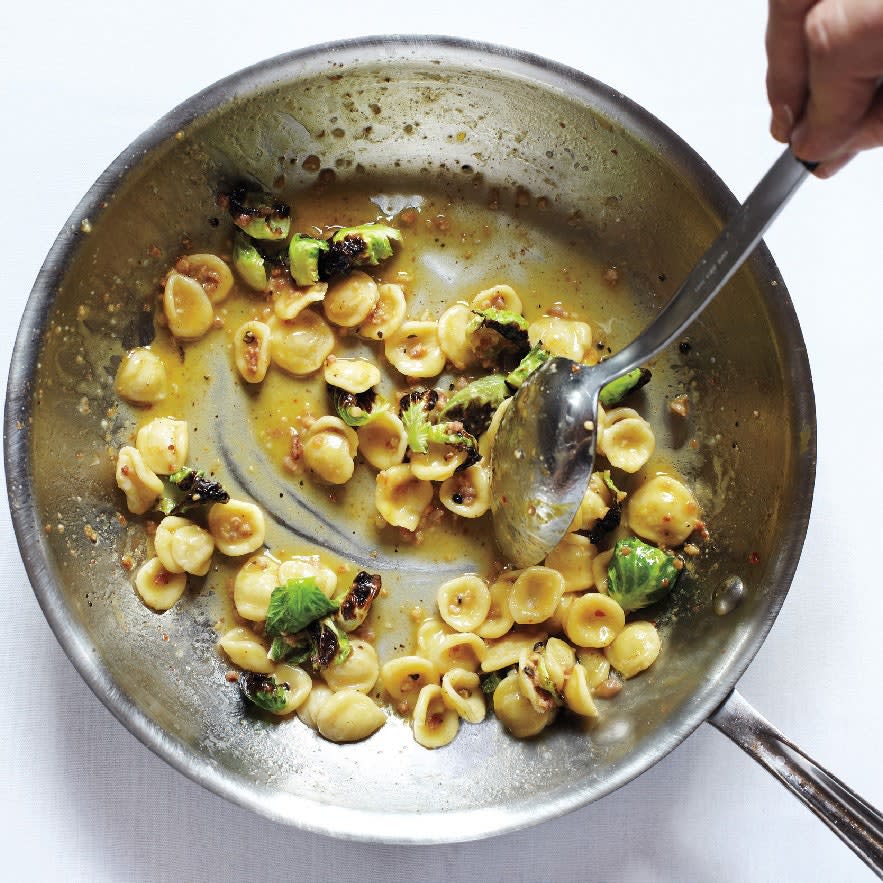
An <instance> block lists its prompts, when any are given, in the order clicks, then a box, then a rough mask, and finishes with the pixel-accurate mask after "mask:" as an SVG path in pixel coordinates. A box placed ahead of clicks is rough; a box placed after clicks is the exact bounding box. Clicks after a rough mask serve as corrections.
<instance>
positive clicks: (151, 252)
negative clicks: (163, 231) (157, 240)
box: [147, 245, 162, 258]
mask: <svg viewBox="0 0 883 883" xmlns="http://www.w3.org/2000/svg"><path fill="white" fill-rule="evenodd" d="M147 253H148V254H149V255H150V256H151V257H152V258H158V257H161V256H162V252H161V251H160V250H159V248H158V247H157V246H156V245H151V246H150V248H149V249H147Z"/></svg>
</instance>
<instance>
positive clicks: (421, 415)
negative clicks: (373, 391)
mask: <svg viewBox="0 0 883 883" xmlns="http://www.w3.org/2000/svg"><path fill="white" fill-rule="evenodd" d="M437 404H438V393H437V392H436V391H435V390H434V389H422V388H421V389H412V390H411V392H409V393H407V395H403V396H402V398H401V399H400V401H399V416H400V417H401V418H402V425H403V426H404V427H405V434H406V435H407V437H408V447H409V448H410V449H411V450H412V451H413V452H414V453H415V454H425V453H426V451H427V450H428V448H427V445H428V444H429V432H430V430H431V429H432V422H431V421H430V419H429V415H430V414H431V413H432V412H433V411H434V410H435V406H436V405H437Z"/></svg>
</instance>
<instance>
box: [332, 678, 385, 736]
mask: <svg viewBox="0 0 883 883" xmlns="http://www.w3.org/2000/svg"><path fill="white" fill-rule="evenodd" d="M385 723H386V715H385V714H384V713H383V712H382V711H381V710H380V709H379V708H378V707H377V706H376V705H375V704H374V702H373V701H372V700H371V699H369V698H368V697H367V696H366V695H365V694H364V693H360V692H359V691H358V690H353V689H352V688H350V687H344V688H343V689H342V690H338V691H337V692H336V693H334V694H332V695H331V696H329V697H328V698H327V699H326V700H325V701H324V702H322V704H321V705H320V706H319V709H318V711H317V712H316V727H317V729H318V730H319V732H320V733H321V734H322V735H323V736H324V737H325V738H326V739H328V740H329V741H330V742H360V741H361V740H362V739H367V738H368V736H370V735H372V734H373V733H376V732H377V730H379V729H380V728H381V727H382V726H383V725H384V724H385Z"/></svg>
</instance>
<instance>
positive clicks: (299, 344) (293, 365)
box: [268, 309, 335, 375]
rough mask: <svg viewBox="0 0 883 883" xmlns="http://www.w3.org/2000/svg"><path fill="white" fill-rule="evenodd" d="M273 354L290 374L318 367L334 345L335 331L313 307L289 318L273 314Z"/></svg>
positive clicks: (271, 354)
mask: <svg viewBox="0 0 883 883" xmlns="http://www.w3.org/2000/svg"><path fill="white" fill-rule="evenodd" d="M268 325H269V327H270V358H271V360H272V362H273V364H274V365H278V366H279V367H280V368H283V369H284V370H285V371H288V372H289V373H290V374H295V375H306V374H312V373H313V372H314V371H318V370H319V369H320V368H321V367H322V365H323V364H324V363H325V359H327V358H328V356H330V355H331V351H332V350H333V349H334V343H335V337H334V332H333V331H332V330H331V329H330V328H329V327H328V324H327V323H326V322H325V320H324V319H323V318H322V317H321V316H320V315H319V314H318V313H316V312H314V311H313V310H310V309H305V310H302V311H301V312H299V313H298V314H297V316H296V317H295V318H294V319H291V320H290V321H285V322H283V321H280V320H279V319H277V318H276V317H275V316H271V317H270V321H269V322H268Z"/></svg>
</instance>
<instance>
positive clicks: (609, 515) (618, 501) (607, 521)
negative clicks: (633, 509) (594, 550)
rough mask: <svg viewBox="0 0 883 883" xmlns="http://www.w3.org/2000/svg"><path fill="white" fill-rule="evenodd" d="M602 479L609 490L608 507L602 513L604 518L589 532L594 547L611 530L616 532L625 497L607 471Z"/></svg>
mask: <svg viewBox="0 0 883 883" xmlns="http://www.w3.org/2000/svg"><path fill="white" fill-rule="evenodd" d="M602 477H603V479H604V484H606V485H607V487H608V489H609V490H610V506H609V507H608V509H607V511H606V512H605V513H604V516H603V517H602V518H599V519H598V521H597V522H595V525H594V526H593V527H592V529H591V530H590V531H589V542H590V543H594V544H595V545H597V544H598V543H600V542H601V540H603V539H604V537H605V536H606V535H607V534H609V533H610V532H611V531H612V530H616V528H618V527H619V523H620V522H621V521H622V501H623V500H624V499H625V497H626V495H625V493H623V492H622V491H621V490H620V489H619V488H618V487H617V486H616V485H615V484H614V483H613V479H612V478H611V477H610V470H609V469H606V470H605V471H604V472H603V473H602Z"/></svg>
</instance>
